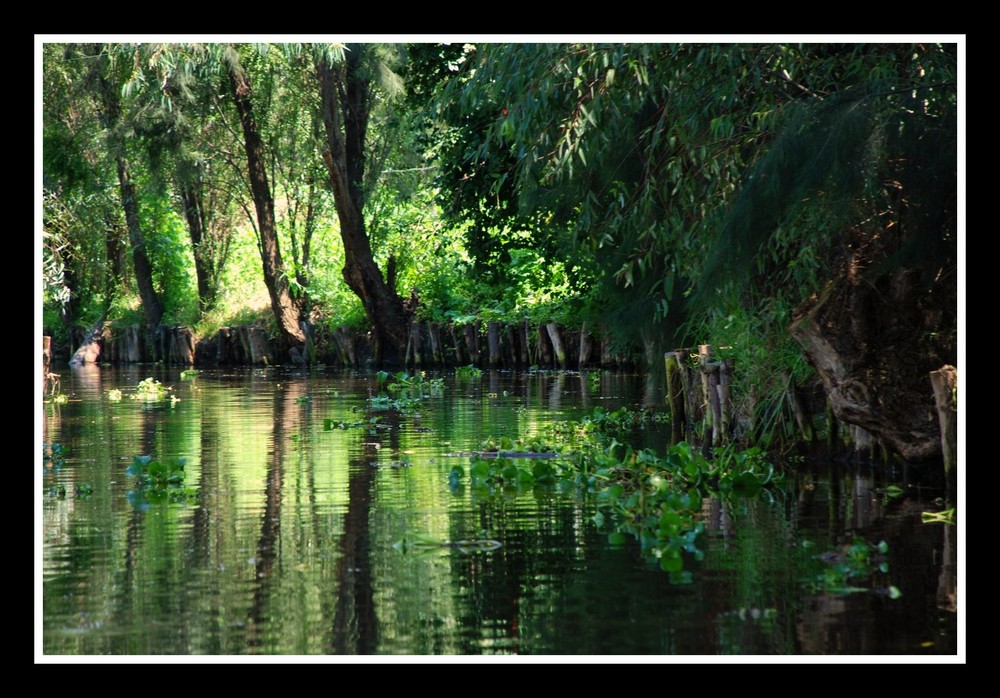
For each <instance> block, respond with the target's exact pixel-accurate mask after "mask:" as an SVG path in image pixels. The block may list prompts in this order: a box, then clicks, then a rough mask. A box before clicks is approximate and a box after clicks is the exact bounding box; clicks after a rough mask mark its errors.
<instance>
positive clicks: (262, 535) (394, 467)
mask: <svg viewBox="0 0 1000 698" xmlns="http://www.w3.org/2000/svg"><path fill="white" fill-rule="evenodd" d="M150 374H153V375H154V377H156V378H157V379H159V380H161V381H163V382H164V383H165V384H170V385H172V386H173V389H174V392H175V394H176V395H177V396H178V397H179V398H180V401H179V402H177V403H176V404H174V405H173V406H169V405H166V404H155V405H145V404H140V403H137V402H134V401H129V400H123V401H122V402H120V403H113V402H110V401H108V400H107V397H106V396H107V391H108V390H109V389H112V388H119V389H125V390H128V389H129V388H130V387H134V386H135V385H136V384H137V383H138V382H139V381H140V380H142V379H143V378H145V377H146V376H147V375H150ZM62 389H63V392H64V393H67V394H69V395H70V396H71V401H70V402H69V403H67V404H66V405H63V406H62V407H60V408H58V409H56V410H51V411H50V413H49V416H48V418H47V420H46V424H45V429H46V434H47V437H46V438H47V439H49V440H50V441H52V442H59V443H61V444H63V445H65V446H66V447H67V449H68V450H67V454H68V456H67V458H66V462H65V463H64V464H61V465H59V466H58V467H55V466H53V465H50V466H48V467H47V468H46V470H45V474H44V477H43V486H44V487H45V492H44V493H43V495H44V497H45V499H44V503H43V509H42V511H43V521H42V524H43V532H42V533H43V541H44V544H43V545H44V547H43V551H42V552H43V594H44V618H43V632H44V636H43V642H44V648H45V651H46V652H47V653H50V654H102V653H112V654H161V653H163V654H249V653H282V654H323V653H326V654H341V655H354V654H472V655H479V654H726V653H731V654H812V653H816V654H833V653H837V654H852V653H872V654H881V653H893V654H916V653H937V654H947V653H954V651H955V647H956V620H955V611H956V607H957V605H958V603H960V600H959V599H957V592H956V581H957V575H956V573H955V569H956V557H957V555H956V552H955V541H954V529H953V528H952V527H949V526H945V525H943V524H936V525H926V524H923V523H921V520H920V513H921V511H923V510H927V509H929V508H932V507H933V506H934V505H933V502H932V500H933V497H935V496H937V492H936V491H933V490H927V491H925V490H924V489H922V488H918V487H913V488H910V487H909V484H908V483H909V478H911V476H912V474H909V473H904V474H901V475H900V477H898V478H895V479H893V480H892V481H894V482H901V483H903V484H904V485H906V486H907V491H906V495H905V496H903V497H900V498H891V497H887V496H885V494H884V490H885V486H886V485H887V484H889V479H886V478H885V477H882V478H879V477H876V476H875V475H873V474H872V473H871V472H866V471H864V470H863V469H853V470H852V469H848V468H846V467H844V466H837V465H831V466H830V467H824V468H820V467H819V466H808V465H803V466H802V467H801V468H799V469H798V470H796V471H795V472H792V473H790V477H789V487H788V489H787V491H786V492H784V493H780V492H779V493H763V494H762V495H761V496H760V497H755V498H750V499H746V498H727V499H718V498H709V499H706V500H705V501H704V502H703V503H702V508H701V512H702V520H703V521H704V523H705V527H706V535H705V539H706V540H705V542H704V544H702V545H701V547H702V548H703V550H704V552H705V556H704V559H703V560H700V561H699V560H696V559H694V558H689V559H686V560H685V569H687V570H689V571H690V573H691V583H690V584H683V585H678V584H670V583H669V579H668V578H667V576H666V575H664V573H662V572H660V571H659V569H658V566H657V564H656V561H655V560H649V559H646V558H645V557H644V556H643V553H642V552H641V550H640V547H639V546H638V544H636V543H635V542H634V541H630V542H628V543H627V544H626V545H624V546H622V545H610V544H609V541H608V536H607V531H606V530H599V529H598V528H597V527H596V526H595V525H594V522H593V516H594V514H595V512H596V502H595V501H594V500H593V498H592V497H590V496H581V495H580V494H579V493H578V492H577V491H576V490H575V489H574V488H572V487H568V488H559V487H542V486H539V487H536V488H534V489H532V490H528V491H517V490H509V491H499V492H493V493H490V492H485V491H477V490H474V489H473V488H471V487H469V486H468V484H467V482H466V483H465V484H463V485H460V486H458V487H455V488H454V489H453V488H450V487H449V486H448V472H449V471H450V469H451V468H452V466H453V465H455V464H457V463H461V462H462V461H460V460H457V459H455V458H453V457H451V456H449V455H448V454H450V453H453V452H455V451H462V450H472V449H474V448H476V447H477V446H478V444H479V443H480V442H481V441H482V440H483V439H484V438H486V437H487V436H503V435H506V436H512V437H513V436H517V435H518V434H525V433H530V432H532V431H533V430H535V429H537V428H538V426H539V425H540V424H543V423H546V422H550V421H553V420H559V419H568V418H574V417H577V416H579V415H581V414H582V413H583V412H584V411H585V410H586V409H589V408H590V407H592V406H595V405H601V406H603V407H605V408H608V409H614V408H615V407H618V406H621V405H626V404H627V405H631V406H642V405H646V406H651V405H653V404H655V403H656V402H657V401H659V402H662V388H657V387H656V386H655V385H652V387H651V384H650V382H649V381H648V380H646V379H644V378H643V377H640V376H627V375H622V374H611V373H607V372H602V373H600V374H598V375H595V376H594V377H591V376H590V375H588V374H573V373H560V372H555V373H553V372H538V373H530V374H513V373H510V372H503V371H487V372H485V373H484V374H483V376H482V377H477V378H474V379H472V378H463V379H455V378H449V379H448V381H447V383H446V386H445V390H444V393H443V396H442V397H435V398H432V399H431V400H429V401H428V402H427V403H426V404H425V405H422V406H421V407H420V408H419V410H416V411H410V412H405V413H400V412H397V411H385V410H373V409H372V408H371V406H370V405H369V404H368V402H367V399H368V398H369V397H371V396H372V395H375V394H377V392H378V390H379V387H378V382H377V380H376V379H375V377H374V376H373V375H370V374H367V373H364V372H353V371H330V372H324V371H322V370H318V371H313V372H305V371H298V372H296V371H285V370H281V369H255V370H252V371H238V370H230V371H220V372H204V373H202V374H201V375H200V376H199V377H198V379H197V380H196V381H193V382H182V381H180V380H179V377H178V375H177V372H176V370H174V369H170V368H169V367H141V368H137V367H130V368H125V369H108V368H99V367H87V370H79V371H73V372H66V374H65V375H64V376H63V377H62ZM667 428H668V427H667ZM642 436H643V438H644V439H645V440H646V442H647V443H646V444H644V445H653V446H660V445H662V444H665V443H666V441H667V438H668V435H667V433H666V432H657V431H655V430H650V431H649V432H648V433H645V434H643V435H642ZM136 455H153V456H155V457H156V458H158V459H161V460H166V459H171V458H176V457H184V458H187V459H188V466H187V470H186V472H187V479H186V481H185V486H186V487H190V488H192V489H193V490H194V491H195V492H196V494H197V496H196V497H195V498H194V499H192V500H191V501H190V502H187V501H178V502H170V501H145V500H143V499H142V498H137V497H136V496H135V491H136V489H135V482H134V478H130V477H128V476H126V475H125V469H126V468H127V466H128V464H129V462H130V461H131V459H132V458H133V457H134V456H136ZM85 483H86V484H89V485H92V486H93V495H92V496H89V497H75V496H72V493H73V492H74V486H76V485H81V484H85ZM59 485H62V486H65V488H66V491H67V493H69V494H67V495H66V496H64V497H59V496H54V495H51V494H49V491H50V490H51V489H53V488H56V487H58V486H59ZM412 534H421V535H426V536H431V537H434V538H436V539H439V540H442V541H455V540H462V539H469V538H478V537H489V538H492V539H495V540H497V541H499V542H501V543H502V546H501V547H500V548H499V549H497V550H494V551H491V552H487V553H481V554H466V553H462V552H461V551H459V550H457V549H455V548H434V549H430V550H427V551H425V552H423V553H421V554H416V553H413V552H408V553H403V552H400V550H399V549H397V548H396V547H394V544H396V543H398V542H399V541H400V540H402V539H403V538H404V537H405V536H407V535H412ZM856 538H857V539H862V540H865V541H868V542H870V543H877V542H878V541H880V540H885V541H887V542H888V546H889V555H888V569H887V571H885V572H878V573H877V574H876V575H875V577H873V580H872V581H871V584H872V585H873V586H872V589H871V590H866V591H865V592H864V593H861V592H856V593H832V592H830V590H829V589H825V588H823V587H822V586H819V585H818V584H817V582H816V580H817V579H818V576H819V575H822V574H823V573H824V572H825V571H826V570H827V569H828V567H827V563H825V562H823V561H822V560H821V559H820V558H819V557H818V555H819V553H821V552H823V551H830V550H838V549H840V547H841V546H844V545H848V544H850V543H851V542H852V541H853V540H855V539H856ZM889 585H893V586H895V587H898V589H899V591H901V593H902V596H901V597H900V598H899V599H890V598H889V597H888V596H887V595H885V594H883V593H881V592H880V589H881V588H882V587H885V588H888V586H889Z"/></svg>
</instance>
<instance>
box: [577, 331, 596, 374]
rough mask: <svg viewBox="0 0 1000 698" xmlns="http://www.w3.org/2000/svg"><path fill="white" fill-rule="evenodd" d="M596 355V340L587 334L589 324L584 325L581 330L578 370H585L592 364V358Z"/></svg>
mask: <svg viewBox="0 0 1000 698" xmlns="http://www.w3.org/2000/svg"><path fill="white" fill-rule="evenodd" d="M593 353H594V338H593V336H592V335H591V334H590V332H587V323H583V326H582V327H581V328H580V354H579V356H578V358H577V368H578V369H581V370H582V369H583V368H584V366H586V365H587V364H589V363H590V357H591V355H592V354H593Z"/></svg>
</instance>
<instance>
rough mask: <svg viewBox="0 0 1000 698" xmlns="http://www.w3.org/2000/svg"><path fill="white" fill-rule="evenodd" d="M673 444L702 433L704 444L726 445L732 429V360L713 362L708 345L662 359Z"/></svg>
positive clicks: (670, 352)
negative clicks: (698, 432) (691, 433)
mask: <svg viewBox="0 0 1000 698" xmlns="http://www.w3.org/2000/svg"><path fill="white" fill-rule="evenodd" d="M663 360H664V364H665V366H666V372H667V383H666V393H667V404H668V405H669V407H670V417H671V424H672V425H673V432H674V434H673V436H674V440H675V441H677V440H680V439H681V438H684V434H685V433H688V432H695V431H698V430H699V429H701V430H702V434H703V438H704V440H705V442H706V443H711V445H713V446H718V445H720V444H724V443H728V442H729V438H730V436H731V434H732V428H733V393H732V380H733V360H732V359H724V360H716V358H715V356H714V352H713V350H712V347H711V345H709V344H702V345H700V346H699V347H698V349H697V351H695V350H693V349H687V348H684V349H675V350H674V351H668V352H666V353H665V354H664V355H663Z"/></svg>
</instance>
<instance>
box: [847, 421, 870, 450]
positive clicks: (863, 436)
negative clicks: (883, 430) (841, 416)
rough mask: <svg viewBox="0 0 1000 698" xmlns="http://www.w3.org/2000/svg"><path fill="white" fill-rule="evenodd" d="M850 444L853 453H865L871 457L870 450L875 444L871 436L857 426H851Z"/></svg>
mask: <svg viewBox="0 0 1000 698" xmlns="http://www.w3.org/2000/svg"><path fill="white" fill-rule="evenodd" d="M851 442H852V443H853V444H854V452H855V453H861V452H867V453H868V454H869V457H870V456H871V450H872V447H873V445H874V443H875V440H874V439H873V438H872V435H871V434H870V433H869V432H868V431H866V430H865V429H864V428H862V427H859V426H858V425H857V424H852V425H851Z"/></svg>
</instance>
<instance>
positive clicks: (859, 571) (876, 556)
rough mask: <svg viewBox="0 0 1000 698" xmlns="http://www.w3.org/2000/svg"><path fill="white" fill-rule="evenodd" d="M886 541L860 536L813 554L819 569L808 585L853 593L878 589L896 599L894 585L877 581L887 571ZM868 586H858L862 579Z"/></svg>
mask: <svg viewBox="0 0 1000 698" xmlns="http://www.w3.org/2000/svg"><path fill="white" fill-rule="evenodd" d="M888 552H889V545H888V544H887V543H886V542H885V541H880V542H879V543H878V544H871V543H868V542H867V541H865V540H864V539H863V538H854V540H853V541H852V542H851V543H847V544H845V545H841V546H839V547H838V548H835V549H833V550H827V551H825V552H823V553H820V554H819V555H816V556H815V557H814V559H815V560H817V561H818V562H819V563H820V565H819V566H820V568H821V569H820V571H819V572H818V573H817V574H816V576H815V578H814V579H813V580H812V581H811V582H810V583H809V584H808V585H807V586H809V587H811V588H812V589H814V590H815V591H817V592H824V593H830V594H855V593H866V592H872V591H874V592H877V593H881V594H884V595H885V596H888V597H889V598H891V599H898V598H899V597H900V595H901V594H900V591H899V589H898V588H897V587H895V586H891V585H886V586H881V585H880V579H881V577H884V575H886V574H888V572H889V562H888ZM865 582H867V583H868V586H860V585H861V584H862V583H865Z"/></svg>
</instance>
